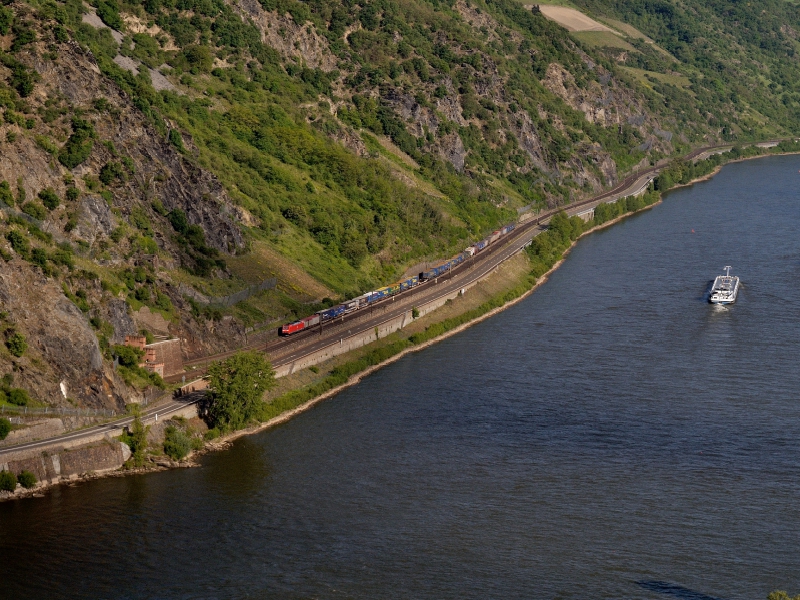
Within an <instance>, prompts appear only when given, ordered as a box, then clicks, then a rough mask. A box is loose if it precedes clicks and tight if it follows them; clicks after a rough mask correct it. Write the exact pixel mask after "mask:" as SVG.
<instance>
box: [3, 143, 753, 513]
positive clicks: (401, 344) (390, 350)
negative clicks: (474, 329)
mask: <svg viewBox="0 0 800 600" xmlns="http://www.w3.org/2000/svg"><path fill="white" fill-rule="evenodd" d="M763 156H768V155H758V156H752V157H743V158H740V159H736V160H735V161H731V162H740V161H742V160H750V159H752V158H762V157H763ZM720 169H721V166H719V167H717V168H715V169H714V170H713V171H712V172H711V173H709V174H706V175H704V176H701V177H698V178H696V179H694V180H692V181H691V182H689V183H687V184H684V185H679V186H674V187H673V188H671V189H678V188H679V187H686V186H689V185H693V184H694V183H697V182H700V181H705V180H708V179H710V178H712V177H713V176H714V175H715V174H717V173H718V172H719V170H720ZM660 202H661V200H659V201H658V202H656V203H654V204H652V205H649V206H645V207H643V208H641V209H639V210H637V211H634V212H630V213H626V214H623V215H620V216H619V217H616V218H614V219H612V220H610V221H607V222H605V223H602V224H599V225H596V226H594V227H591V228H590V229H588V230H586V231H584V232H583V233H582V234H581V235H580V236H579V237H578V238H577V239H576V240H575V241H574V242H572V244H571V245H570V246H569V247H568V248H567V249H566V250H565V251H564V253H563V256H562V258H561V259H560V260H558V261H557V262H556V263H555V264H553V265H552V267H551V268H550V269H549V270H548V271H547V272H546V273H544V274H543V275H542V276H541V277H539V278H538V279H535V278H534V280H533V281H532V280H531V278H530V275H529V274H527V273H525V269H524V268H523V269H520V270H519V272H517V273H515V274H514V276H513V277H506V278H505V279H503V281H502V282H501V283H500V284H499V285H497V286H495V288H494V289H493V290H492V291H493V292H494V295H492V296H490V297H486V296H484V298H482V299H483V300H484V302H482V303H479V304H478V305H477V306H476V305H475V303H472V304H470V303H467V302H465V303H464V304H463V305H461V306H460V310H454V309H455V308H456V307H455V305H453V306H451V307H449V308H448V309H445V308H444V307H443V309H439V311H437V312H436V313H435V314H432V315H431V316H430V318H429V319H428V318H426V319H425V320H423V319H421V320H420V322H419V323H415V324H412V326H409V327H408V328H407V329H406V330H405V331H404V332H403V333H402V334H398V335H394V334H393V336H387V338H383V339H381V340H379V343H375V344H371V345H370V346H368V347H366V348H365V349H363V350H360V351H354V352H352V353H350V354H348V355H342V356H341V357H339V358H337V359H333V360H331V361H328V362H326V363H321V364H320V365H319V367H317V371H321V372H322V374H321V375H320V374H319V373H318V372H317V371H313V370H310V369H309V370H304V372H303V373H301V374H298V376H297V377H295V378H294V379H292V378H291V377H289V378H284V381H285V385H284V386H283V389H281V390H280V391H281V392H290V391H292V388H293V387H295V388H296V387H298V386H299V387H302V386H303V385H304V384H305V386H306V387H312V388H313V387H314V385H315V383H319V381H323V380H324V379H325V375H326V371H327V374H328V375H330V373H332V372H333V371H334V369H336V367H338V366H342V365H346V364H349V363H353V362H358V361H359V360H363V357H364V356H372V355H374V354H375V353H376V351H380V350H382V349H385V350H386V352H384V353H383V355H382V356H381V357H380V360H377V362H375V363H374V364H367V365H366V366H365V367H364V368H362V369H359V370H358V371H357V372H354V373H352V374H350V375H349V376H348V377H347V378H346V380H345V381H344V382H342V383H339V384H338V385H335V386H332V387H329V389H326V390H324V391H322V392H321V393H318V394H313V395H312V397H310V398H307V399H305V400H303V401H301V402H297V403H296V404H295V405H294V406H290V407H287V408H285V409H282V410H280V411H279V414H276V415H274V416H271V417H270V418H268V419H266V420H264V421H263V422H262V423H259V424H258V425H255V426H253V427H250V428H247V429H243V430H239V431H236V432H231V433H229V434H225V435H223V436H221V437H219V438H216V439H213V440H210V441H208V442H206V444H205V446H204V448H202V449H201V450H199V451H196V452H195V453H193V454H190V455H189V456H188V457H187V459H186V460H185V461H182V462H180V463H174V464H173V463H167V464H166V465H153V467H151V468H148V469H143V470H142V469H135V470H134V469H131V470H127V471H109V472H104V473H86V474H84V475H85V476H84V475H81V477H79V478H77V479H75V478H73V479H70V480H66V481H64V482H61V481H57V482H55V483H52V484H40V485H39V486H37V487H36V488H35V489H34V490H32V491H23V490H21V489H19V490H18V491H17V492H16V493H15V494H8V495H5V494H4V493H0V500H2V499H9V498H16V497H22V496H25V495H35V494H37V493H40V492H41V491H43V490H44V489H46V488H47V487H50V486H51V485H59V484H61V483H66V484H68V485H69V484H72V483H74V482H75V481H78V480H89V479H96V478H99V477H105V476H118V475H126V474H129V473H131V474H133V473H141V472H148V471H155V470H164V469H165V468H173V467H179V466H188V465H191V464H193V463H192V461H193V459H194V457H196V456H198V455H200V454H203V453H206V452H212V451H218V450H221V449H224V448H226V447H228V446H229V445H230V443H232V442H233V441H234V440H235V439H237V438H240V437H242V436H245V435H252V434H255V433H258V432H260V431H263V430H264V429H268V428H272V427H275V426H277V425H279V424H281V423H285V422H287V421H288V420H290V419H292V418H293V417H295V416H297V415H298V414H300V413H302V412H305V411H307V410H309V409H310V408H312V407H314V406H315V405H317V404H319V403H320V402H322V401H323V400H326V399H328V398H331V397H333V396H335V395H337V394H339V393H341V392H342V391H343V390H345V389H347V388H350V387H352V386H354V385H356V384H357V383H359V382H360V381H362V380H363V379H364V378H365V377H366V376H368V375H370V374H372V373H374V372H375V371H377V370H379V369H381V368H383V367H384V366H387V365H389V364H392V363H394V362H396V361H397V360H399V359H400V358H403V357H404V356H407V355H408V354H410V353H414V352H417V351H419V350H422V349H425V348H429V347H430V346H432V345H434V344H436V343H438V342H440V341H442V340H444V339H447V338H449V337H451V336H453V335H455V334H456V333H460V332H462V331H464V330H465V329H467V328H469V327H471V326H473V325H475V324H477V323H480V322H482V321H484V320H486V319H488V318H489V317H491V316H494V315H496V314H498V313H500V312H502V311H504V310H506V309H508V308H510V307H511V306H514V305H515V304H517V303H519V302H520V301H522V300H523V299H525V298H527V297H528V296H530V294H532V293H533V292H534V291H536V290H537V289H538V288H539V286H541V285H542V284H544V283H545V282H546V281H547V280H548V278H549V276H550V275H551V274H552V273H553V272H554V271H555V270H556V269H558V268H559V267H560V266H561V265H562V264H563V262H564V260H565V258H566V256H567V255H568V254H569V253H570V252H571V250H572V248H574V246H575V244H576V243H577V240H579V239H582V238H583V237H585V236H588V235H589V234H590V233H593V232H596V231H598V230H600V229H604V228H608V227H610V226H611V225H614V224H616V223H618V222H620V221H621V220H623V219H625V218H627V217H628V216H631V215H633V214H636V213H638V212H641V211H643V210H647V209H649V208H652V207H653V206H655V205H656V204H659V203H660ZM524 257H525V253H524V252H521V253H518V254H517V256H516V257H515V258H513V259H511V260H517V261H518V262H519V261H521V260H522V259H523V258H524ZM507 262H510V261H507ZM503 264H505V263H503ZM498 270H499V268H498V269H496V270H495V272H493V274H492V275H491V276H489V277H487V279H489V278H490V277H494V276H495V274H496V272H497V271H498ZM472 293H473V292H472V291H469V292H468V293H467V296H470V295H471V294H472ZM462 300H463V299H462V298H459V302H462ZM440 311H441V312H440ZM448 311H449V316H448V315H447V314H445V313H447V312H448ZM463 315H468V316H469V318H467V319H466V320H465V321H463V322H457V323H453V322H451V323H450V324H448V326H446V327H445V330H444V331H442V333H441V334H439V335H436V336H434V337H432V338H430V339H427V340H425V341H423V342H422V343H413V344H412V342H410V341H409V339H410V338H411V337H412V336H414V335H415V334H419V333H421V332H422V331H427V330H428V329H430V328H431V327H433V326H435V325H440V324H441V323H443V322H446V321H453V320H456V321H457V320H458V319H459V318H460V317H462V316H463ZM423 321H424V322H423ZM367 362H369V361H367ZM295 391H297V390H296V389H295ZM275 399H277V398H273V400H275Z"/></svg>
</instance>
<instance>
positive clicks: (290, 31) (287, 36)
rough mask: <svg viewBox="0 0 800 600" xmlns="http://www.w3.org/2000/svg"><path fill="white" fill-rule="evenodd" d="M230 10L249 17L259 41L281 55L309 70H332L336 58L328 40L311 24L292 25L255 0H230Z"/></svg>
mask: <svg viewBox="0 0 800 600" xmlns="http://www.w3.org/2000/svg"><path fill="white" fill-rule="evenodd" d="M229 4H230V5H231V7H232V8H233V9H234V10H236V11H237V12H238V13H239V14H241V15H242V16H244V17H246V18H249V19H251V20H252V21H253V23H254V24H255V25H256V27H258V28H259V29H260V30H261V41H262V42H264V43H265V44H267V45H269V46H272V47H273V48H275V50H277V51H278V52H280V53H281V54H282V55H283V56H287V57H296V58H300V59H302V61H303V62H305V63H306V64H307V65H308V66H309V67H311V68H312V69H321V70H323V71H332V70H333V69H335V68H336V57H335V56H334V55H333V54H331V52H330V50H329V49H328V40H326V39H325V38H324V37H322V36H320V35H319V34H318V33H317V32H316V29H315V28H314V26H313V25H311V24H308V25H306V24H298V23H295V22H294V20H293V19H292V17H291V16H290V15H288V14H286V15H279V14H278V13H277V12H267V11H265V10H264V9H263V8H262V7H261V4H259V2H258V0H231V1H230V2H229Z"/></svg>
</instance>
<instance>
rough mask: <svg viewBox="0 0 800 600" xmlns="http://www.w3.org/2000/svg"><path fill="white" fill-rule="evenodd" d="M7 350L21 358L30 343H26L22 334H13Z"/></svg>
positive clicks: (7, 342)
mask: <svg viewBox="0 0 800 600" xmlns="http://www.w3.org/2000/svg"><path fill="white" fill-rule="evenodd" d="M6 348H8V351H9V352H11V354H13V355H14V356H16V357H17V358H19V357H20V356H22V355H23V354H25V350H27V349H28V342H26V341H25V336H24V335H22V334H21V333H12V334H11V335H10V336H9V337H8V339H7V340H6ZM14 404H16V402H15V403H14Z"/></svg>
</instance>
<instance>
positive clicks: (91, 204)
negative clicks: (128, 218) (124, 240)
mask: <svg viewBox="0 0 800 600" xmlns="http://www.w3.org/2000/svg"><path fill="white" fill-rule="evenodd" d="M116 226H117V219H116V218H115V217H114V215H113V214H112V213H111V209H110V208H109V206H108V203H107V202H106V201H105V199H104V198H102V197H100V196H86V197H84V198H83V200H82V201H81V208H80V219H79V220H78V226H77V227H76V228H75V231H74V236H75V237H78V238H80V239H83V240H84V241H86V242H89V244H92V243H93V242H94V241H95V239H96V238H97V236H98V235H109V234H110V233H111V232H112V231H113V230H114V228H115V227H116Z"/></svg>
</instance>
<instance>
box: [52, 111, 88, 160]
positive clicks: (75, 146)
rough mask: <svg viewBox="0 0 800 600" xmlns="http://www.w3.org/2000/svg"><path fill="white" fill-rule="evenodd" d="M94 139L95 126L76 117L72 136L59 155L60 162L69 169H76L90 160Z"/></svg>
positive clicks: (73, 121) (73, 120)
mask: <svg viewBox="0 0 800 600" xmlns="http://www.w3.org/2000/svg"><path fill="white" fill-rule="evenodd" d="M94 137H95V131H94V126H92V124H91V123H89V122H88V121H84V120H83V119H79V118H77V117H75V118H74V119H72V135H70V136H69V139H68V140H67V143H66V144H64V147H63V148H61V152H59V153H58V160H59V161H60V162H61V164H62V165H64V166H65V167H67V168H68V169H74V168H75V167H77V166H78V165H79V164H81V163H82V162H83V161H85V160H86V159H87V158H89V155H90V154H91V153H92V148H93V147H94Z"/></svg>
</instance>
